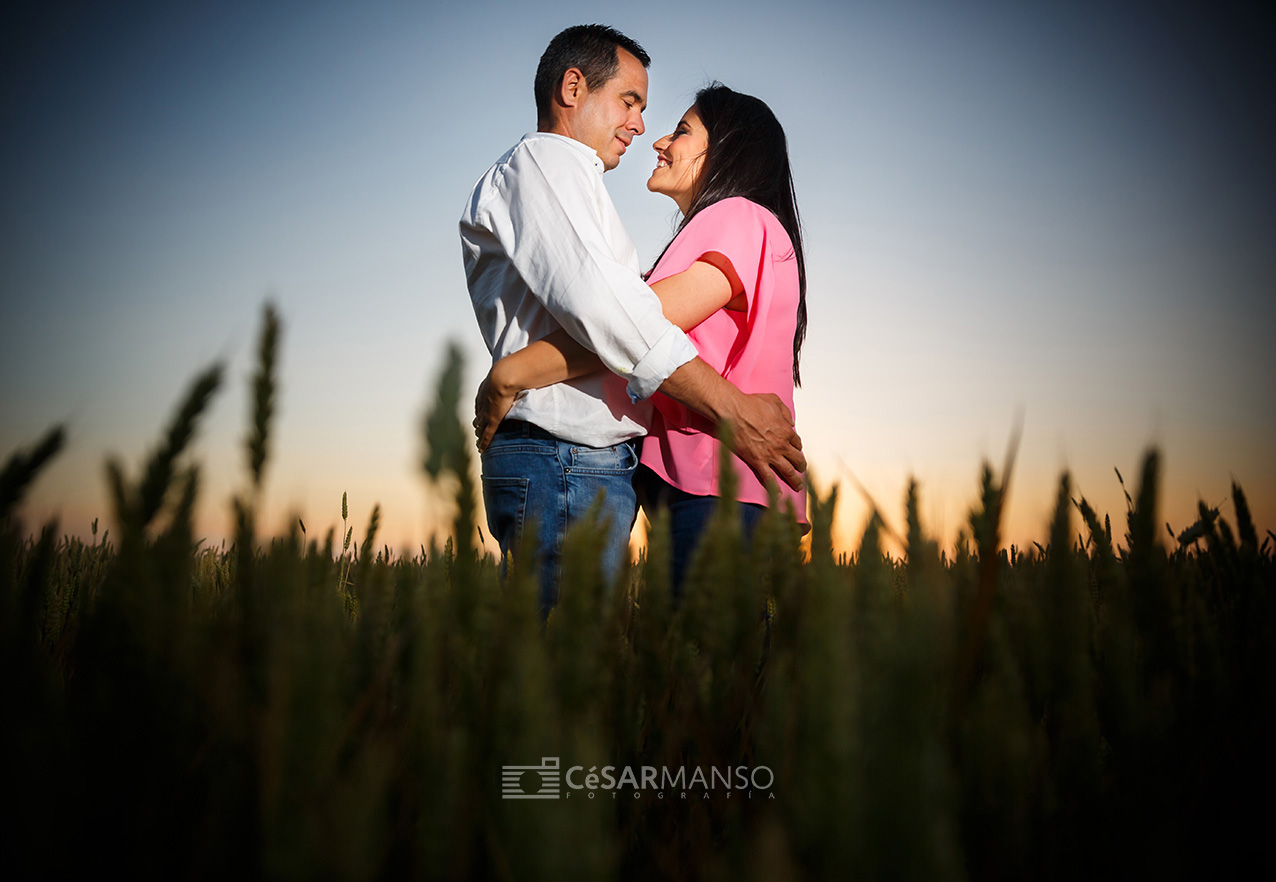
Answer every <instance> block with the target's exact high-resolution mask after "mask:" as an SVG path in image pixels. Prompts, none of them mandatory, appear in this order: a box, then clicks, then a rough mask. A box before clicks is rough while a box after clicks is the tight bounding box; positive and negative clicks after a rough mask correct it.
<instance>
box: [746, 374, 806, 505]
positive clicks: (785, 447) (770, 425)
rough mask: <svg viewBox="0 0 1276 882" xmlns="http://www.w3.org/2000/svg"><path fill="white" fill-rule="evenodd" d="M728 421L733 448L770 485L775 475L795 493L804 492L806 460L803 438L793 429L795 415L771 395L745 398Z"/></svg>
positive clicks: (768, 393) (764, 394) (763, 394)
mask: <svg viewBox="0 0 1276 882" xmlns="http://www.w3.org/2000/svg"><path fill="white" fill-rule="evenodd" d="M734 405H735V406H734V407H733V408H732V413H731V415H730V416H729V417H728V419H727V422H729V423H730V425H731V432H732V442H731V445H732V449H733V450H734V451H735V454H736V456H738V457H740V458H741V459H742V460H744V461H745V462H746V463H747V464H748V465H749V467H750V468H752V469H753V471H754V472H755V473H756V474H757V476H758V479H759V480H761V481H762V483H763V484H766V485H768V486H770V485H771V483H772V482H773V480H774V479H773V478H772V477H771V473H772V472H774V473H775V475H776V476H777V477H779V479H780V480H781V481H783V482H784V483H786V484H788V485H789V486H790V487H792V488H793V489H794V490H801V489H802V480H803V479H802V473H803V472H805V471H806V457H805V456H804V455H803V454H802V439H801V438H800V437H798V433H797V430H796V429H794V428H793V414H792V412H791V411H790V410H789V409H788V407H786V406H785V404H784V402H783V401H781V400H780V397H779V396H778V395H773V394H771V393H770V392H766V393H762V394H757V395H741V396H739V397H738V398H737V399H736V400H735V402H734Z"/></svg>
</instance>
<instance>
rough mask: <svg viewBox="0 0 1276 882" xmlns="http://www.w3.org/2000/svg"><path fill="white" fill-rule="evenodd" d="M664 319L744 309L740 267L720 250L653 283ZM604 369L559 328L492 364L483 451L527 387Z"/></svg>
mask: <svg viewBox="0 0 1276 882" xmlns="http://www.w3.org/2000/svg"><path fill="white" fill-rule="evenodd" d="M651 290H652V291H654V292H655V294H656V296H657V297H658V298H660V306H661V309H662V310H663V311H664V314H665V318H667V319H669V321H671V322H673V323H674V324H675V325H677V326H678V327H680V328H682V330H684V331H690V330H691V329H692V328H694V327H695V326H696V325H698V324H700V323H701V322H702V321H704V320H705V319H707V318H708V317H709V316H711V315H713V314H714V313H715V312H717V311H718V310H719V309H722V308H723V307H727V308H728V309H743V308H744V286H743V285H742V284H741V283H740V279H739V276H737V275H736V272H735V268H734V267H733V266H732V265H731V262H730V261H729V260H727V258H726V257H724V256H723V255H721V254H719V253H718V252H716V251H711V252H708V253H706V254H704V255H702V256H701V257H700V258H699V259H698V260H697V261H696V262H695V263H693V264H692V265H691V266H690V267H688V268H687V269H686V270H683V271H682V272H680V273H678V274H676V275H672V276H669V277H668V278H665V279H661V280H660V281H659V282H655V283H653V284H652V286H651ZM602 369H603V365H602V362H601V361H599V359H598V356H597V355H595V354H594V353H592V352H590V351H589V350H588V349H586V348H585V347H584V346H582V345H581V344H580V343H578V342H576V340H575V339H573V338H572V336H571V335H570V334H568V333H567V332H566V331H565V330H563V329H561V328H560V329H559V330H557V331H555V332H553V333H552V334H549V335H548V336H546V337H543V338H541V339H540V340H537V341H535V342H534V343H529V344H528V345H527V346H525V347H523V348H522V349H520V350H519V351H518V352H513V353H511V354H509V355H507V356H505V357H504V358H502V359H499V360H498V361H497V362H496V363H495V364H493V365H492V369H491V371H489V372H488V375H487V377H486V378H485V379H484V380H483V382H482V384H481V385H480V386H479V391H478V397H477V398H475V400H474V411H475V416H474V433H475V436H476V437H477V438H478V446H479V450H484V449H486V448H487V445H488V442H490V441H491V440H492V435H493V434H495V432H496V427H497V426H498V425H500V422H501V420H502V419H504V418H505V414H507V413H508V412H509V409H510V408H511V407H513V406H514V399H515V398H516V397H517V395H518V394H519V393H520V392H522V391H524V390H526V389H540V388H542V387H544V386H552V385H553V384H554V383H561V382H563V381H565V380H573V379H575V378H577V377H582V376H584V375H585V374H591V373H593V372H594V371H599V370H602Z"/></svg>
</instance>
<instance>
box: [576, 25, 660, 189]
mask: <svg viewBox="0 0 1276 882" xmlns="http://www.w3.org/2000/svg"><path fill="white" fill-rule="evenodd" d="M616 55H617V57H618V61H619V62H620V66H619V69H618V70H617V71H616V75H615V76H613V77H612V78H611V79H610V80H608V81H607V82H605V83H603V84H602V86H600V87H599V88H597V89H590V88H589V87H588V84H586V87H585V92H584V94H583V96H582V97H581V99H580V100H579V102H578V103H577V105H576V107H575V108H574V110H575V113H574V114H573V116H572V120H571V133H570V134H571V137H573V138H575V139H576V140H577V141H580V142H581V143H582V144H586V145H588V146H590V147H593V148H594V151H595V152H596V153H597V154H598V158H599V159H601V160H602V161H603V168H605V169H607V170H608V171H610V170H611V169H613V168H615V167H616V166H617V165H619V164H620V157H621V156H622V155H623V154H624V152H625V148H627V147H628V146H629V144H630V142H631V141H633V139H634V138H635V137H636V136H638V135H641V134H642V133H643V131H644V127H643V124H642V112H643V109H644V108H645V107H646V106H647V69H646V68H644V67H643V66H642V62H640V61H639V60H638V59H637V58H635V57H634V56H633V55H631V54H630V53H628V52H626V51H625V50H624V49H617V50H616Z"/></svg>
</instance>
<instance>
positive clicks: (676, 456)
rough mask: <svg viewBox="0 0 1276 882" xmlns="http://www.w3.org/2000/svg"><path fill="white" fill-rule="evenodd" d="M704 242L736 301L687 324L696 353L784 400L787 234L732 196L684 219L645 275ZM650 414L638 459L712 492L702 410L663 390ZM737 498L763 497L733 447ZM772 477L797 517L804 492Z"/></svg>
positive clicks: (793, 294)
mask: <svg viewBox="0 0 1276 882" xmlns="http://www.w3.org/2000/svg"><path fill="white" fill-rule="evenodd" d="M711 251H716V252H718V253H719V254H722V255H723V256H724V257H726V258H727V260H729V261H730V262H731V266H732V267H733V268H734V269H735V272H736V275H737V276H739V277H740V281H741V282H742V283H743V285H744V296H745V299H746V301H747V305H746V307H745V309H743V310H732V309H726V308H725V307H724V308H722V309H719V310H718V311H717V312H715V313H714V314H713V315H711V316H709V317H708V318H707V319H705V320H704V321H703V322H701V323H700V324H699V325H697V326H696V327H695V328H694V329H692V330H691V331H689V332H688V333H687V336H688V337H689V338H691V342H692V343H694V344H695V347H696V349H697V350H699V353H700V357H701V358H702V359H704V360H705V361H706V362H708V363H709V365H710V366H712V367H713V368H714V369H715V370H716V371H718V373H720V374H722V376H724V377H725V378H726V379H728V380H730V381H731V382H732V383H734V384H735V385H736V387H737V388H739V389H740V391H742V392H773V393H775V394H776V395H778V396H780V399H781V400H782V401H783V402H784V403H785V405H786V406H788V408H789V410H790V411H792V410H793V332H794V330H795V328H796V326H797V307H798V268H797V258H796V257H795V256H794V253H793V243H792V242H791V241H790V239H789V234H788V233H786V232H785V231H784V227H783V226H782V225H781V224H780V221H779V220H778V219H777V218H776V217H775V215H773V214H771V212H770V211H768V210H767V209H765V208H763V207H762V206H760V205H758V204H757V203H755V202H750V201H749V200H748V199H744V198H742V197H739V196H736V197H732V198H730V199H723V200H722V201H720V202H715V203H714V204H713V205H710V206H709V207H708V208H705V209H703V210H702V211H701V212H700V213H699V214H697V215H696V216H695V217H694V218H692V219H691V222H690V223H689V224H687V226H686V227H684V228H683V230H682V232H681V233H679V234H678V235H677V237H676V238H675V239H674V240H673V242H672V243H671V244H670V246H669V248H668V250H667V251H665V253H664V256H663V257H661V258H660V262H659V263H657V264H656V267H655V269H653V270H652V271H651V276H650V277H649V278H648V280H647V281H648V282H649V283H652V282H658V281H660V280H661V279H664V278H667V277H669V276H672V275H676V274H678V273H680V272H682V271H683V270H686V269H688V268H689V267H690V266H691V265H692V264H693V263H695V262H696V261H697V260H698V259H699V258H700V257H701V256H703V255H704V254H707V253H709V252H711ZM651 401H652V402H653V403H654V404H655V415H654V417H653V419H652V423H651V430H650V431H649V432H648V433H647V440H646V441H644V442H643V446H642V463H643V465H645V466H647V467H648V468H650V469H651V470H652V471H654V472H655V473H656V474H658V475H660V477H662V478H664V479H665V480H666V481H668V482H669V483H670V484H672V485H673V486H675V487H677V488H678V489H680V490H682V491H684V492H686V493H691V494H694V495H696V496H717V495H719V494H718V456H719V449H720V447H721V445H720V444H719V443H718V441H717V440H716V439H715V438H714V437H713V428H712V426H711V424H710V423H709V421H708V420H706V419H704V418H703V417H701V416H700V415H699V414H697V413H695V412H694V411H692V410H689V409H688V408H686V407H684V406H683V405H681V404H679V403H678V402H676V401H674V400H673V399H672V398H669V397H668V396H666V395H663V394H661V393H659V392H657V393H656V394H655V395H653V396H652V397H651ZM732 463H733V464H734V466H735V471H736V477H737V479H738V487H739V490H738V492H737V498H738V499H739V500H740V501H741V502H754V503H758V504H759V505H766V504H767V503H768V501H769V498H768V496H767V491H766V487H765V486H764V485H763V484H762V482H761V481H759V480H758V477H757V475H755V474H754V473H753V470H752V469H751V468H749V467H748V466H747V465H745V463H744V461H743V460H741V459H740V458H739V457H735V458H733V460H732ZM779 484H780V491H781V492H780V505H781V507H786V506H787V504H789V503H791V504H792V506H793V512H794V514H795V515H796V517H797V519H798V522H799V523H802V524H805V523H806V522H807V519H806V492H805V491H804V490H803V491H795V490H792V489H790V488H789V487H788V486H787V485H786V484H785V483H784V482H782V481H781V482H779Z"/></svg>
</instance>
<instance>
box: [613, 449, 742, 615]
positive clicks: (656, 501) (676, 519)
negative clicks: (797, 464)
mask: <svg viewBox="0 0 1276 882" xmlns="http://www.w3.org/2000/svg"><path fill="white" fill-rule="evenodd" d="M634 484H635V485H636V486H637V488H638V495H639V498H640V499H641V500H642V507H643V508H644V509H646V510H647V512H648V515H649V516H650V515H651V514H654V510H655V509H658V508H667V509H668V510H669V538H670V540H671V544H672V545H673V547H672V548H671V549H670V555H669V556H670V569H671V570H672V573H671V574H670V578H671V581H672V587H673V599H674V600H675V601H678V600H680V599H681V598H682V582H683V579H684V578H686V575H687V568H688V567H689V566H691V557H692V555H694V554H695V552H696V547H697V546H698V545H699V544H700V535H701V534H702V533H704V530H705V527H707V526H708V525H709V519H710V518H712V517H713V512H714V510H716V509H717V507H718V497H716V496H694V495H692V494H690V493H685V492H683V491H682V490H679V489H678V488H677V487H675V486H673V485H672V484H670V483H669V482H668V481H666V480H664V479H663V478H661V477H660V476H659V475H657V474H656V473H655V472H653V471H652V470H651V469H649V468H647V467H646V466H642V467H640V468H639V469H638V471H637V473H636V474H635V476H634ZM735 505H736V509H737V510H738V511H739V514H740V528H741V532H742V535H743V536H744V539H745V541H746V542H747V541H748V540H749V538H750V537H751V536H752V535H753V531H754V529H756V528H757V526H758V521H760V520H762V515H763V514H765V513H766V506H765V505H757V504H756V503H753V502H737V503H736V504H735Z"/></svg>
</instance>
